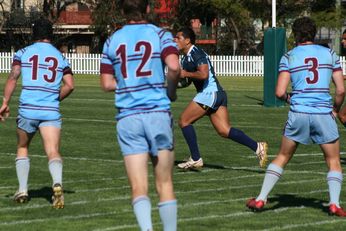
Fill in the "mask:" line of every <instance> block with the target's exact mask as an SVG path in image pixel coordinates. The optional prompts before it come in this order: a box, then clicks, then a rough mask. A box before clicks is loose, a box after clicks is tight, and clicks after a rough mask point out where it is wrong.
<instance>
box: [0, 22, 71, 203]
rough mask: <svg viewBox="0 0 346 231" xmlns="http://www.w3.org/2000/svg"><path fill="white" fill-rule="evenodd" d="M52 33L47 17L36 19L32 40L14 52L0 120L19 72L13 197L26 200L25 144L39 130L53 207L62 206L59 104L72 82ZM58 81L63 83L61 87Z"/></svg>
mask: <svg viewBox="0 0 346 231" xmlns="http://www.w3.org/2000/svg"><path fill="white" fill-rule="evenodd" d="M52 36H53V28H52V24H51V23H50V22H49V21H48V20H46V19H39V20H37V21H36V22H35V23H34V26H33V38H34V43H33V44H32V45H30V46H27V47H25V48H23V49H21V50H19V51H18V52H16V54H15V55H14V58H13V62H12V70H11V73H10V74H9V76H8V79H7V82H6V86H5V90H4V97H3V102H2V106H1V108H0V120H1V121H4V120H5V118H7V117H8V116H9V113H10V108H9V102H10V99H11V96H12V94H13V92H14V90H15V88H16V85H17V80H18V79H19V77H20V75H21V76H22V91H21V94H20V99H19V107H18V108H19V109H18V117H17V138H18V142H17V158H16V171H17V177H18V181H19V189H18V191H17V192H16V193H15V195H14V200H15V201H17V202H19V203H24V202H27V201H28V200H29V195H28V176H29V169H30V160H29V158H28V147H29V145H30V142H31V139H32V138H33V136H34V135H35V133H36V132H37V130H39V131H40V134H41V137H42V141H43V146H44V149H45V152H46V154H47V157H48V161H49V162H48V167H49V171H50V174H51V176H52V178H53V197H52V203H53V207H54V208H63V207H64V197H63V189H62V158H61V155H60V153H59V144H60V130H61V115H60V111H59V104H60V101H62V100H63V99H65V98H66V97H67V96H68V95H69V94H70V93H71V92H72V91H73V88H74V83H73V77H72V71H71V68H70V66H69V64H68V62H67V60H66V59H65V58H64V57H63V56H62V54H61V53H60V52H59V51H58V50H57V49H56V48H55V47H54V46H53V45H52V44H51V43H50V41H51V38H52ZM61 83H63V85H62V86H61Z"/></svg>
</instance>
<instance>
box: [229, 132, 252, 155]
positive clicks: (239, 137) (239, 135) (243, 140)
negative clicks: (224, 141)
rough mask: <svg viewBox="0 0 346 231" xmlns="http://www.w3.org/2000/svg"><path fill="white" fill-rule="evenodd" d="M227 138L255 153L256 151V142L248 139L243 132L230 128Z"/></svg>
mask: <svg viewBox="0 0 346 231" xmlns="http://www.w3.org/2000/svg"><path fill="white" fill-rule="evenodd" d="M228 138H230V139H231V140H233V141H235V142H237V143H240V144H242V145H245V146H247V147H249V148H251V149H252V150H253V151H254V152H256V150H257V142H256V141H254V140H253V139H251V138H250V137H248V136H247V135H246V134H245V133H244V132H243V131H241V130H239V129H236V128H231V129H230V130H229V133H228Z"/></svg>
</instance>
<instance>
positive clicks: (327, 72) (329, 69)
mask: <svg viewBox="0 0 346 231" xmlns="http://www.w3.org/2000/svg"><path fill="white" fill-rule="evenodd" d="M334 71H341V66H340V60H339V57H338V56H337V55H336V54H335V52H334V51H333V50H331V49H329V48H326V47H323V46H320V45H315V44H309V45H299V46H297V47H295V48H294V49H292V50H290V51H289V52H288V53H286V54H285V55H284V56H283V57H282V58H281V61H280V66H279V72H289V73H290V78H291V85H292V96H291V105H290V109H291V111H294V112H303V113H311V114H326V113H330V112H331V111H332V109H333V105H332V103H333V102H332V97H331V95H330V93H329V90H330V89H329V86H330V81H331V78H332V74H333V72H334Z"/></svg>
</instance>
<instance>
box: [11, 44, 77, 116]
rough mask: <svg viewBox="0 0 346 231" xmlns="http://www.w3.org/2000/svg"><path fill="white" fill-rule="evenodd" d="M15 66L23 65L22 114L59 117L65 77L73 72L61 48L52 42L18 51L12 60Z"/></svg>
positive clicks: (20, 111) (20, 103)
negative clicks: (62, 83) (62, 85)
mask: <svg viewBox="0 0 346 231" xmlns="http://www.w3.org/2000/svg"><path fill="white" fill-rule="evenodd" d="M15 65H20V67H21V75H22V92H21V95H20V99H19V108H18V111H19V114H20V115H21V116H23V117H24V118H27V119H35V120H57V119H60V117H61V115H60V110H59V94H60V85H61V81H62V77H63V75H65V74H72V72H71V68H70V66H69V63H68V62H67V60H66V59H65V58H64V57H63V56H62V54H61V53H60V51H58V50H57V49H56V48H55V47H54V46H53V45H51V44H50V43H45V42H36V43H34V44H32V45H30V46H27V47H25V48H23V49H21V50H19V51H17V52H16V54H15V55H14V57H13V62H12V66H15Z"/></svg>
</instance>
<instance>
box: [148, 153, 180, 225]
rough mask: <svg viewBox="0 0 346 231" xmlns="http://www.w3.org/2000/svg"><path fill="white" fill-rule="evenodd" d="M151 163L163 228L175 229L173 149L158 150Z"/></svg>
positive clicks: (175, 205)
mask: <svg viewBox="0 0 346 231" xmlns="http://www.w3.org/2000/svg"><path fill="white" fill-rule="evenodd" d="M153 165H154V172H155V183H156V190H157V192H158V194H159V197H160V203H159V204H158V207H159V213H160V217H161V221H162V223H163V226H164V229H163V230H164V231H175V230H177V200H176V198H175V195H174V190H173V174H172V171H173V165H174V153H173V151H169V150H161V151H159V153H158V156H157V157H155V158H153Z"/></svg>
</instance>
